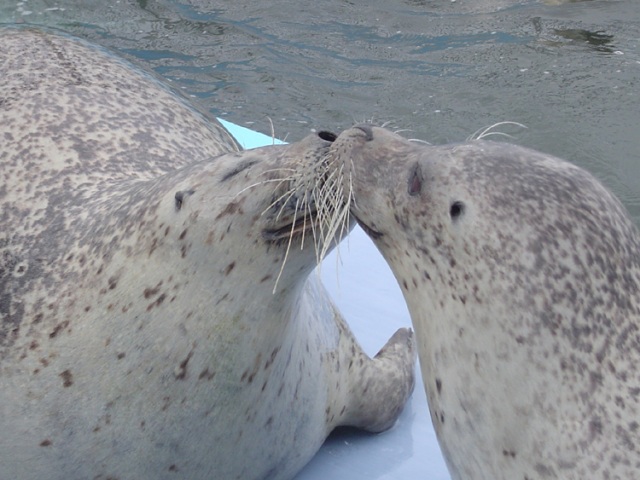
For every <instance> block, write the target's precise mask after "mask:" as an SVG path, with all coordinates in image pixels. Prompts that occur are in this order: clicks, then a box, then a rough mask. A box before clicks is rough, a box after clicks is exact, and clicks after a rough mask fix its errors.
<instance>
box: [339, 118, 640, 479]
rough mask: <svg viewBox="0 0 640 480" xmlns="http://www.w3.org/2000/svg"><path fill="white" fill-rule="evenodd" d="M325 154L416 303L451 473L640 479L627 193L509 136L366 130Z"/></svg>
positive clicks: (637, 263) (637, 348)
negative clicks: (414, 137)
mask: <svg viewBox="0 0 640 480" xmlns="http://www.w3.org/2000/svg"><path fill="white" fill-rule="evenodd" d="M331 148H332V152H333V153H332V156H333V159H334V160H335V165H336V166H337V167H339V166H344V167H345V169H346V170H347V173H346V174H345V182H347V181H349V182H350V183H351V184H352V185H353V192H352V193H353V200H352V205H354V207H353V208H352V213H353V214H354V216H356V217H357V219H358V221H359V222H360V223H361V225H363V227H364V228H365V230H366V231H367V232H368V233H369V234H370V236H371V237H372V238H373V239H374V242H375V243H376V245H377V247H378V248H379V250H380V251H381V252H382V254H383V256H384V257H385V258H386V260H387V261H388V263H389V265H390V267H391V269H392V270H393V272H394V274H395V276H396V278H397V279H398V282H399V284H400V286H401V289H402V291H403V293H404V296H405V298H406V300H407V304H408V307H409V310H410V313H411V317H412V321H413V325H414V328H415V330H416V336H417V339H418V351H419V357H420V363H421V367H422V374H423V381H424V385H425V389H426V392H427V397H428V399H429V406H430V410H431V416H432V419H433V422H434V426H435V429H436V432H437V435H438V438H439V441H440V444H441V446H442V449H443V452H444V455H445V459H446V461H447V464H448V466H449V469H450V472H451V475H452V478H453V479H454V480H550V479H563V480H582V479H591V480H596V479H597V480H605V479H613V478H620V479H631V478H640V429H639V423H638V422H639V421H640V373H639V371H638V366H639V365H640V237H639V235H638V230H637V229H636V227H635V225H634V224H633V222H632V221H631V219H630V218H629V216H628V214H627V213H626V211H625V209H624V208H623V206H622V205H621V204H620V202H619V201H618V200H617V199H616V198H615V197H614V196H613V195H611V194H610V193H609V192H608V191H607V190H606V189H605V188H604V187H603V186H602V185H601V184H600V183H599V182H598V181H597V180H596V179H595V178H594V177H593V176H592V175H590V174H589V173H587V172H585V171H584V170H582V169H580V168H578V167H576V166H574V165H571V164H569V163H567V162H564V161H562V160H560V159H557V158H554V157H552V156H550V155H545V154H542V153H539V152H535V151H532V150H528V149H526V148H521V147H517V146H513V145H508V144H504V143H493V142H486V141H472V142H469V143H465V144H455V145H443V146H424V145H421V144H417V143H412V142H409V141H407V140H405V139H403V138H401V137H400V136H398V135H395V134H393V133H391V132H389V131H386V130H384V129H380V128H375V127H369V126H362V127H356V128H353V129H350V130H347V131H345V132H343V133H342V134H341V135H340V136H339V137H338V139H337V140H336V141H335V142H334V143H333V145H332V147H331ZM417 170H418V171H419V174H417V173H416V171H417Z"/></svg>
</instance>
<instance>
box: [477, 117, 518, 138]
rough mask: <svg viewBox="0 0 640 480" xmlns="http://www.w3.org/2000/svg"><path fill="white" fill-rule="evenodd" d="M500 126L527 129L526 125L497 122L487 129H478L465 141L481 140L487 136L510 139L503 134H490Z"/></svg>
mask: <svg viewBox="0 0 640 480" xmlns="http://www.w3.org/2000/svg"><path fill="white" fill-rule="evenodd" d="M502 125H515V126H516V127H520V128H525V129H526V128H527V126H526V125H523V124H522V123H518V122H512V121H508V120H507V121H504V122H498V123H494V124H493V125H489V126H488V127H482V128H479V129H478V130H476V131H475V132H473V133H472V134H471V135H470V136H469V137H468V138H467V141H470V140H482V139H483V138H486V137H488V136H489V135H504V136H507V137H511V136H510V135H509V134H507V133H503V132H491V130H493V129H494V128H496V127H500V126H502Z"/></svg>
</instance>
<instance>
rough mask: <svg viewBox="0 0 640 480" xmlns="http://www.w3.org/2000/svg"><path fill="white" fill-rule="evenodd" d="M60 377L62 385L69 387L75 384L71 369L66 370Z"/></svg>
mask: <svg viewBox="0 0 640 480" xmlns="http://www.w3.org/2000/svg"><path fill="white" fill-rule="evenodd" d="M59 377H60V378H62V386H63V387H65V388H67V387H70V386H71V385H73V375H72V374H71V371H69V370H68V369H67V370H64V371H63V372H62V373H61V374H60V375H59Z"/></svg>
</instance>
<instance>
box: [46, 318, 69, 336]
mask: <svg viewBox="0 0 640 480" xmlns="http://www.w3.org/2000/svg"><path fill="white" fill-rule="evenodd" d="M68 326H69V320H65V321H64V322H61V323H59V324H58V325H56V326H55V327H53V331H52V332H51V333H50V334H49V338H55V337H56V336H57V335H58V333H60V332H61V331H62V330H64V329H65V328H67V327H68Z"/></svg>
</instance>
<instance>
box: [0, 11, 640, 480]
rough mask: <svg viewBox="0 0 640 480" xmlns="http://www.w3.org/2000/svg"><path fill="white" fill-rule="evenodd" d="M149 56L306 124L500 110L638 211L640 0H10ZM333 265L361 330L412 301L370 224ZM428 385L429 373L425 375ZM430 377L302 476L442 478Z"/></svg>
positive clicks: (430, 126)
mask: <svg viewBox="0 0 640 480" xmlns="http://www.w3.org/2000/svg"><path fill="white" fill-rule="evenodd" d="M0 22H5V23H13V22H19V23H22V22H27V23H38V24H45V25H48V26H54V27H58V28H61V29H63V30H66V31H68V32H70V33H74V34H76V35H79V36H81V37H84V38H87V39H90V40H93V41H95V42H97V43H100V44H103V45H105V46H107V47H110V48H112V49H114V50H116V51H119V52H120V53H121V54H123V55H124V56H127V57H129V58H130V59H133V60H134V61H136V62H138V63H141V64H142V65H143V66H145V67H146V68H148V69H152V70H154V71H155V72H156V73H157V74H158V75H160V76H162V77H164V78H165V79H167V80H168V81H170V82H172V83H173V85H174V86H175V87H176V88H178V89H180V90H183V91H184V92H185V93H186V94H187V95H189V96H191V97H192V98H193V100H194V102H196V103H197V104H199V105H200V106H201V107H202V108H205V109H208V110H210V111H211V112H213V113H214V114H215V115H218V116H221V117H224V118H226V119H228V120H230V121H232V122H235V123H238V124H241V125H244V126H248V127H250V128H253V129H257V130H260V131H263V132H265V133H270V132H271V128H272V127H271V123H273V127H274V129H275V134H276V136H278V137H279V138H283V139H289V140H297V139H299V138H301V137H303V136H304V135H306V134H307V132H308V131H309V130H310V129H329V130H333V131H336V132H337V131H340V130H341V129H343V128H345V127H348V126H350V125H351V124H352V123H354V122H355V121H360V120H365V119H366V120H370V119H373V120H376V121H379V122H390V124H391V125H392V126H393V128H397V129H403V130H409V131H410V132H405V133H404V134H405V135H407V136H412V137H415V138H421V139H424V140H427V141H429V142H431V143H443V142H451V141H458V140H463V139H465V138H466V137H468V136H469V135H471V134H472V133H473V132H475V131H476V130H478V129H479V128H482V127H484V126H487V125H492V124H494V123H497V122H501V121H507V120H508V121H513V122H518V123H521V124H523V125H526V126H527V128H526V129H522V128H517V127H515V126H511V127H508V126H504V127H502V128H501V131H503V132H505V133H509V134H511V135H512V136H513V138H512V139H511V140H510V141H513V142H516V143H519V144H522V145H526V146H529V147H533V148H535V149H537V150H541V151H544V152H548V153H552V154H555V155H557V156H560V157H564V158H566V159H568V160H570V161H573V162H575V163H577V164H579V165H581V166H583V167H585V168H586V169H588V170H590V171H591V172H593V173H594V174H595V175H596V176H598V177H599V178H600V179H601V180H602V181H603V182H604V183H605V184H606V185H607V186H608V187H609V188H610V189H612V190H613V191H614V192H615V193H616V194H617V195H618V196H619V197H620V198H621V199H622V201H623V202H624V203H625V205H626V206H627V208H628V209H629V211H630V212H631V214H632V216H633V217H634V218H635V220H636V222H638V221H639V220H640V132H639V127H638V125H640V98H639V95H640V4H639V3H638V2H637V0H626V1H625V0H600V1H598V0H583V1H568V2H562V1H554V0H549V1H547V2H542V1H540V2H539V1H534V0H529V1H527V0H521V1H518V0H475V1H474V0H457V1H450V0H431V1H429V0H404V1H403V0H384V1H383V0H371V1H368V2H357V1H347V0H343V1H337V0H327V1H324V2H311V1H308V0H284V1H270V2H266V1H263V2H255V1H248V0H233V1H221V0H220V1H197V0H193V1H183V2H178V1H168V0H165V1H144V0H138V1H135V2H134V1H117V2H103V1H97V0H91V1H63V0H60V1H52V0H39V1H20V2H17V1H15V0H13V1H6V0H0ZM341 253H342V256H343V259H344V263H343V265H342V266H340V267H339V268H338V273H336V268H335V265H336V261H335V256H332V257H331V258H329V259H328V261H327V262H326V267H325V268H324V270H323V277H324V279H325V283H327V284H328V286H329V288H330V290H331V291H332V293H333V295H334V297H335V298H336V299H337V301H338V303H339V304H340V306H341V309H342V310H343V312H344V313H345V315H346V316H347V318H348V319H349V321H350V322H351V324H352V325H353V327H354V330H355V331H356V334H357V335H358V337H359V338H360V339H362V341H363V344H364V345H365V348H366V349H367V350H368V351H369V352H370V353H375V351H376V350H377V348H379V347H380V346H381V345H382V344H383V343H384V341H385V340H386V338H387V337H388V336H389V335H391V333H392V332H393V331H394V330H395V328H397V326H399V325H408V324H409V318H408V315H407V313H406V308H405V307H404V302H403V301H402V298H401V295H400V292H399V290H398V289H397V287H396V285H395V282H394V280H393V278H392V277H391V274H390V273H389V271H388V269H387V268H386V265H385V264H384V262H383V261H382V260H381V259H380V258H379V256H378V255H377V254H376V253H375V250H374V249H373V247H372V246H371V244H370V243H369V242H368V241H367V239H366V238H365V237H364V236H363V235H362V234H361V233H359V232H356V233H355V235H354V236H353V237H352V238H351V241H350V245H349V246H347V245H346V244H344V245H343V246H342V252H341ZM418 390H419V389H418ZM426 408H427V407H426V400H425V399H424V393H423V392H422V391H421V390H419V391H417V392H416V394H415V395H414V398H413V399H412V401H411V403H410V405H409V407H408V409H407V411H406V412H405V414H403V416H402V418H401V420H400V422H399V424H398V425H397V426H396V427H395V429H394V430H392V431H391V432H389V433H388V434H385V435H378V436H367V435H361V434H355V433H353V432H343V433H341V434H339V435H336V436H333V437H332V438H331V439H330V441H329V442H328V444H327V445H325V447H324V448H323V450H322V451H321V452H320V454H319V455H318V457H317V458H316V459H314V460H313V461H312V463H311V464H310V466H309V467H308V468H307V469H306V470H305V471H304V472H303V473H302V474H301V475H300V477H299V478H300V479H307V480H309V479H320V478H337V479H340V478H348V479H359V478H363V479H364V478H366V479H367V480H372V479H396V478H397V479H412V478H431V479H446V478H448V475H447V473H446V470H445V468H444V465H443V462H442V459H441V457H440V455H439V451H438V448H437V444H436V443H435V439H434V437H433V432H432V431H431V429H430V421H429V418H428V412H427V411H426Z"/></svg>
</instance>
